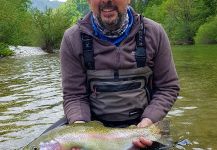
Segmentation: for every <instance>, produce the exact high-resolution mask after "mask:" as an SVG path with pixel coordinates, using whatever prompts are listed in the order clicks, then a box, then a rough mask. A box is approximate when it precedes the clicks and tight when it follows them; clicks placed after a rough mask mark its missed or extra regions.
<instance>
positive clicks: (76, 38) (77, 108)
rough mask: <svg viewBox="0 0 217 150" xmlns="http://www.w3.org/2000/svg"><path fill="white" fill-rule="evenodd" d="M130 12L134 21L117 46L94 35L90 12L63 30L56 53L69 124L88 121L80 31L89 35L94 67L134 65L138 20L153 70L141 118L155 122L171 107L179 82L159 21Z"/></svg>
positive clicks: (117, 67) (148, 63) (87, 100)
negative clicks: (127, 34)
mask: <svg viewBox="0 0 217 150" xmlns="http://www.w3.org/2000/svg"><path fill="white" fill-rule="evenodd" d="M133 15H134V24H133V26H132V29H131V31H130V34H129V36H128V37H127V38H126V39H124V40H123V41H122V43H121V44H120V45H119V46H118V47H116V46H115V45H113V44H112V43H110V42H107V41H102V40H101V39H98V38H97V37H95V36H94V31H93V29H92V25H91V21H90V13H89V14H87V16H85V18H84V19H82V20H80V21H78V23H77V24H76V25H74V26H72V27H71V28H69V29H67V30H66V31H65V33H64V36H63V39H62V43H61V53H60V56H61V73H62V87H63V99H64V101H63V107H64V112H65V115H66V117H67V118H68V120H69V123H72V122H74V121H80V120H81V121H90V120H91V113H90V106H89V98H88V93H87V90H86V74H85V72H86V69H85V66H84V60H83V53H82V51H83V50H82V43H81V37H80V33H81V32H83V33H86V34H88V35H90V36H92V37H93V49H94V58H95V68H96V69H97V70H101V69H103V70H104V69H129V68H136V60H135V56H134V50H135V47H136V41H135V35H136V33H137V32H138V30H139V25H140V22H141V21H143V22H144V27H145V28H146V36H145V43H146V48H147V51H146V53H147V65H148V66H149V67H150V68H151V69H152V70H153V81H152V82H153V85H152V86H153V95H152V100H151V102H150V104H149V105H148V106H147V107H146V108H145V110H144V112H143V114H142V118H144V117H145V118H149V119H151V120H152V121H153V122H157V121H159V120H161V119H162V118H164V117H165V116H166V114H167V113H168V111H169V110H170V109H171V107H172V106H173V104H174V102H175V100H176V98H177V95H178V91H179V84H178V77H177V73H176V69H175V65H174V62H173V58H172V53H171V47H170V43H169V40H168V37H167V35H166V33H165V31H164V29H163V28H162V26H161V25H160V24H158V23H156V22H154V21H152V20H150V19H147V18H144V19H143V20H140V19H139V15H138V14H137V13H135V12H133Z"/></svg>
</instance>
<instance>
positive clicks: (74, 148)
mask: <svg viewBox="0 0 217 150" xmlns="http://www.w3.org/2000/svg"><path fill="white" fill-rule="evenodd" d="M74 123H85V121H75V122H74ZM71 150H80V148H78V147H73V148H72V149H71Z"/></svg>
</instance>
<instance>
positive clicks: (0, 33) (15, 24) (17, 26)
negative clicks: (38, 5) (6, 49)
mask: <svg viewBox="0 0 217 150" xmlns="http://www.w3.org/2000/svg"><path fill="white" fill-rule="evenodd" d="M0 3H1V5H0V41H1V42H3V43H6V44H11V45H18V44H19V45H25V44H27V43H29V40H28V38H26V36H25V35H27V34H30V32H29V25H31V15H30V14H29V13H28V7H29V4H30V3H29V0H16V1H13V0H0Z"/></svg>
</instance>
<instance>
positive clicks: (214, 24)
mask: <svg viewBox="0 0 217 150" xmlns="http://www.w3.org/2000/svg"><path fill="white" fill-rule="evenodd" d="M195 41H196V43H198V44H214V43H217V15H216V16H215V17H212V18H210V19H209V21H208V22H206V23H205V24H203V25H202V26H200V28H199V30H198V32H197V34H196V37H195Z"/></svg>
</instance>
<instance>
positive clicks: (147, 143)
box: [133, 118, 153, 148]
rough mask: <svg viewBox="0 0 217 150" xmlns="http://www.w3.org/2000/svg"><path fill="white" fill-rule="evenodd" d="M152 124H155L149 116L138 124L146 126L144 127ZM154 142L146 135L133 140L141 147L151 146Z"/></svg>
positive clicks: (141, 126)
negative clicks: (146, 137)
mask: <svg viewBox="0 0 217 150" xmlns="http://www.w3.org/2000/svg"><path fill="white" fill-rule="evenodd" d="M152 124H153V122H152V121H151V120H150V119H149V118H143V119H142V120H141V122H140V123H139V124H138V125H137V127H139V128H144V127H147V126H150V125H152ZM152 143H153V142H152V141H150V140H147V139H145V138H144V137H140V138H138V139H136V140H133V144H134V145H135V146H136V147H139V148H146V147H147V146H151V145H152Z"/></svg>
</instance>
